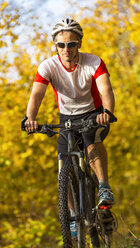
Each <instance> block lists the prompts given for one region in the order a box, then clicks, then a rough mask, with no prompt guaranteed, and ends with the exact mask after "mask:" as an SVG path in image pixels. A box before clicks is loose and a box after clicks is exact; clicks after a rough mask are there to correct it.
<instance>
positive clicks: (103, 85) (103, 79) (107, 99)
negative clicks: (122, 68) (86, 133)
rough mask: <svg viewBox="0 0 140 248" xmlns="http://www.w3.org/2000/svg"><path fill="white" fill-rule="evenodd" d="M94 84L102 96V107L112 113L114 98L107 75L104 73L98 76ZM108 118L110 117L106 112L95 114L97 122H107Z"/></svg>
mask: <svg viewBox="0 0 140 248" xmlns="http://www.w3.org/2000/svg"><path fill="white" fill-rule="evenodd" d="M96 84H97V87H98V90H99V92H100V94H101V97H102V103H103V107H104V109H108V110H109V111H110V112H111V113H113V111H114V106H115V98H114V93H113V90H112V86H111V82H110V80H109V75H108V74H107V73H105V74H103V75H101V76H99V77H98V78H97V79H96ZM109 119H110V117H109V115H108V114H107V113H103V114H100V115H97V119H96V121H97V123H99V124H108V123H109Z"/></svg>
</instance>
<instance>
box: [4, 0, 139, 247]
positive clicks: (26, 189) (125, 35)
mask: <svg viewBox="0 0 140 248" xmlns="http://www.w3.org/2000/svg"><path fill="white" fill-rule="evenodd" d="M63 17H72V18H74V19H76V20H77V21H79V22H80V24H81V26H82V27H83V30H84V38H83V43H82V48H81V52H88V53H92V54H95V55H97V56H99V57H101V58H102V59H103V60H104V62H105V64H106V65H107V68H108V70H109V73H110V79H111V82H112V86H113V89H114V93H115V99H116V107H115V115H116V116H117V118H118V122H117V123H115V124H113V125H111V131H110V135H109V136H108V137H107V138H106V140H105V145H106V147H107V150H108V160H109V176H110V184H111V186H112V189H113V192H114V195H115V201H116V205H115V206H114V207H113V212H115V214H116V215H117V217H118V221H119V229H118V232H117V233H116V234H115V240H116V242H115V244H114V247H119V248H120V247H126V248H128V247H133V248H134V247H140V244H139V238H140V236H139V235H140V224H139V221H140V210H139V209H140V172H139V171H140V170H139V166H140V140H139V139H140V121H139V120H140V45H139V44H140V1H139V0H91V1H89V3H87V1H85V0H84V1H83V0H81V1H78V0H76V1H74V0H57V1H55V0H46V1H43V0H40V1H37V0H28V1H27V0H9V1H1V0H0V55H1V56H0V247H4V248H25V247H29V248H54V247H55V248H59V247H62V237H61V230H60V224H59V217H58V182H57V178H58V176H57V175H58V166H57V137H52V138H48V137H45V136H44V135H39V134H38V135H30V136H28V134H27V133H25V132H21V131H20V122H21V120H22V119H23V117H24V116H25V115H26V107H27V104H28V100H29V96H30V92H31V88H32V84H33V80H34V78H35V75H36V72H37V67H38V65H39V64H40V62H41V61H42V60H44V59H46V58H49V57H50V56H52V55H54V54H55V47H54V44H53V42H52V40H51V30H52V27H53V26H54V25H55V23H56V22H57V21H58V20H59V19H62V18H63ZM58 117H59V113H58V109H57V105H56V101H55V97H54V94H53V91H52V88H51V86H49V87H48V89H47V93H46V96H45V98H44V100H43V103H42V105H41V108H40V111H39V113H38V116H37V120H38V122H39V123H49V124H50V123H56V122H58Z"/></svg>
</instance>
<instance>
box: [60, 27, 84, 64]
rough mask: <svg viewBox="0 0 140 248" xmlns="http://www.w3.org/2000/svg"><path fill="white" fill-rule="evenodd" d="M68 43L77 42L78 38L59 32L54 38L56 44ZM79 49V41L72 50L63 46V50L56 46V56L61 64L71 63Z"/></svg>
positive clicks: (71, 33) (69, 33)
mask: <svg viewBox="0 0 140 248" xmlns="http://www.w3.org/2000/svg"><path fill="white" fill-rule="evenodd" d="M70 41H78V37H77V35H76V34H75V33H73V32H67V31H65V32H60V33H58V34H57V36H56V42H64V43H67V42H70ZM80 47H81V41H79V42H78V43H77V45H76V46H75V47H73V48H69V47H68V46H65V48H60V47H58V45H56V48H57V51H58V54H59V56H60V58H61V59H62V60H63V62H71V61H72V60H73V59H74V58H75V56H76V55H77V52H78V48H80Z"/></svg>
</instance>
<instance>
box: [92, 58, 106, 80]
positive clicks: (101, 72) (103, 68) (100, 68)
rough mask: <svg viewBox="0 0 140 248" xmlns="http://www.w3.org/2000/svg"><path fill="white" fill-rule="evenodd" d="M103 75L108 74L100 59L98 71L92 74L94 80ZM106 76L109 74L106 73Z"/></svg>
mask: <svg viewBox="0 0 140 248" xmlns="http://www.w3.org/2000/svg"><path fill="white" fill-rule="evenodd" d="M104 73H108V70H107V68H106V65H105V63H104V62H103V60H102V59H101V63H100V65H99V67H98V69H97V70H96V72H95V74H94V78H95V80H96V79H97V78H98V77H99V76H101V75H102V74H104ZM108 74H109V73H108Z"/></svg>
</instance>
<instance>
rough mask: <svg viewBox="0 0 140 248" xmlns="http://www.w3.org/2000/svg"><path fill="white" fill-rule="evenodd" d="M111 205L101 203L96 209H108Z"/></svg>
mask: <svg viewBox="0 0 140 248" xmlns="http://www.w3.org/2000/svg"><path fill="white" fill-rule="evenodd" d="M111 207H112V206H111V205H101V206H99V207H98V209H103V210H107V209H110V208H111Z"/></svg>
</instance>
